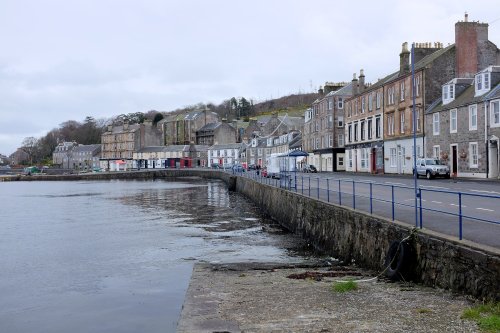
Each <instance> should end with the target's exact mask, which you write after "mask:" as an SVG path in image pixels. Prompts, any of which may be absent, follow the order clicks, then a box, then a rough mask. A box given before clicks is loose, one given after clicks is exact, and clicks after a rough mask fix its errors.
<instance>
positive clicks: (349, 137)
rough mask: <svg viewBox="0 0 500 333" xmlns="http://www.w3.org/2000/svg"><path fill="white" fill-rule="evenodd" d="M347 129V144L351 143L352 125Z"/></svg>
mask: <svg viewBox="0 0 500 333" xmlns="http://www.w3.org/2000/svg"><path fill="white" fill-rule="evenodd" d="M347 128H348V132H347V138H348V140H349V142H352V124H349V125H348V126H347Z"/></svg>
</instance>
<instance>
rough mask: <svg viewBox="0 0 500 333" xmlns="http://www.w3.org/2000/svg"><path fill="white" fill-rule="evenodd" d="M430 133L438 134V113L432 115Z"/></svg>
mask: <svg viewBox="0 0 500 333" xmlns="http://www.w3.org/2000/svg"><path fill="white" fill-rule="evenodd" d="M432 134H434V135H439V113H434V114H433V115H432Z"/></svg>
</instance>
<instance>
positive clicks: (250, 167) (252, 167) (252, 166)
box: [248, 164, 257, 170]
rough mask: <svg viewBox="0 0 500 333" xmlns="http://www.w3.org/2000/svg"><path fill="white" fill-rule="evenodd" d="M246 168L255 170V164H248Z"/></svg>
mask: <svg viewBox="0 0 500 333" xmlns="http://www.w3.org/2000/svg"><path fill="white" fill-rule="evenodd" d="M248 170H257V166H256V165H255V164H250V165H249V166H248Z"/></svg>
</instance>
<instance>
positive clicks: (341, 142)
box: [338, 134, 344, 147]
mask: <svg viewBox="0 0 500 333" xmlns="http://www.w3.org/2000/svg"><path fill="white" fill-rule="evenodd" d="M338 144H339V147H343V146H344V134H339V136H338Z"/></svg>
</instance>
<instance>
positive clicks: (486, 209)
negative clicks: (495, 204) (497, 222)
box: [476, 207, 494, 212]
mask: <svg viewBox="0 0 500 333" xmlns="http://www.w3.org/2000/svg"><path fill="white" fill-rule="evenodd" d="M476 209H480V210H485V211H487V212H494V210H493V209H488V208H481V207H477V208H476Z"/></svg>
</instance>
